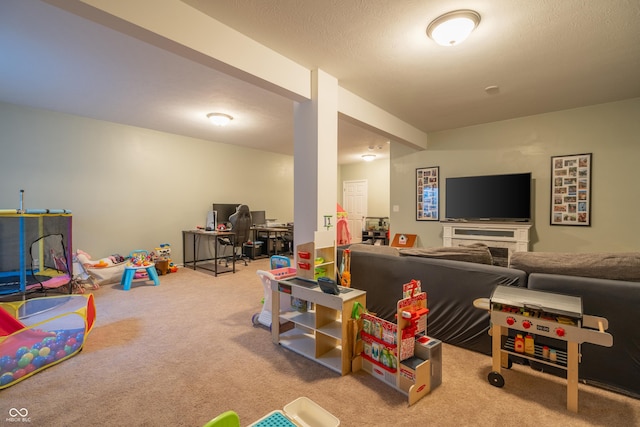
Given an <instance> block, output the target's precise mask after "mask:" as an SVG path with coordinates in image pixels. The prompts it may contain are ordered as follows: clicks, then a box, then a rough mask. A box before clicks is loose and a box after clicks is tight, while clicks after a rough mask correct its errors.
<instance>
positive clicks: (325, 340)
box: [271, 277, 366, 375]
mask: <svg viewBox="0 0 640 427" xmlns="http://www.w3.org/2000/svg"><path fill="white" fill-rule="evenodd" d="M340 289H341V292H340V294H338V295H332V294H327V293H324V292H322V290H321V289H320V287H319V286H318V284H317V282H315V281H313V280H309V279H304V278H300V277H293V278H288V279H285V280H280V281H279V282H278V286H277V288H276V287H274V289H272V292H273V295H272V299H271V304H272V310H271V313H272V316H273V318H272V322H271V338H272V341H273V342H274V344H279V345H281V346H282V347H285V348H288V349H289V350H291V351H294V352H296V353H298V354H300V355H302V356H305V357H307V358H309V359H312V360H315V361H316V362H318V363H320V364H321V365H323V366H326V367H327V368H329V369H332V370H334V371H336V372H338V373H340V374H341V375H345V374H348V373H349V372H351V356H352V355H351V353H350V349H351V345H350V343H349V339H348V333H347V322H346V321H344V322H343V319H345V320H346V319H348V318H349V317H350V316H351V310H352V309H353V304H354V303H356V302H359V303H360V304H362V306H365V307H366V292H364V291H361V290H358V289H348V288H342V287H341V288H340ZM280 293H285V294H289V295H291V296H292V297H294V298H299V299H301V300H304V301H307V303H308V304H307V306H308V308H307V311H304V312H299V311H287V312H281V311H280ZM281 322H283V324H286V322H291V323H292V324H293V328H292V329H289V330H286V331H283V332H281V329H284V328H283V327H282V326H281V325H280V323H281Z"/></svg>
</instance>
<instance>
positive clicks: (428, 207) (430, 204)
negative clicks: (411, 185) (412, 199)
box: [416, 166, 440, 221]
mask: <svg viewBox="0 0 640 427" xmlns="http://www.w3.org/2000/svg"><path fill="white" fill-rule="evenodd" d="M439 182H440V168H439V167H438V166H432V167H428V168H418V169H416V221H439V220H440V192H439V191H438V187H439Z"/></svg>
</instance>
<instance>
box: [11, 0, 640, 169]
mask: <svg viewBox="0 0 640 427" xmlns="http://www.w3.org/2000/svg"><path fill="white" fill-rule="evenodd" d="M165 1H172V2H180V1H181V0H165ZM182 1H183V3H185V4H187V5H190V6H192V7H194V8H196V9H198V10H200V11H202V12H203V13H205V14H207V15H209V16H211V17H212V18H214V19H216V20H219V21H220V22H222V23H224V24H226V25H228V26H230V27H232V28H235V29H237V30H239V31H240V32H242V33H244V34H246V35H247V36H249V37H251V38H253V39H255V40H256V41H258V42H259V43H261V44H263V45H265V46H267V47H269V48H271V49H273V50H275V51H277V52H279V53H281V54H283V55H285V56H287V57H289V58H291V59H292V60H294V61H295V62H297V63H299V64H301V65H303V66H305V67H307V68H309V69H314V68H320V69H323V70H324V71H326V72H328V73H329V74H331V75H333V76H335V77H336V78H337V79H338V81H339V84H340V85H341V86H342V87H344V88H345V89H347V90H349V91H351V92H353V93H355V94H356V95H359V96H360V97H362V98H364V99H365V100H368V101H369V102H371V103H373V104H375V105H378V106H379V107H381V108H382V109H383V110H386V111H387V112H389V113H391V114H393V115H395V116H396V117H398V118H400V119H402V120H404V121H406V122H407V123H409V124H411V125H413V126H415V127H416V128H418V129H421V130H423V131H425V132H433V131H438V130H444V129H450V128H458V127H462V126H469V125H474V124H480V123H486V122H492V121H498V120H505V119H510V118H514V117H521V116H526V115H532V114H538V113H544V112H550V111H557V110H562V109H567V108H574V107H580V106H585V105H592V104H597V103H603V102H610V101H616V100H621V99H627V98H633V97H638V96H640V79H639V78H638V70H640V43H638V40H640V25H639V24H638V22H640V2H639V1H637V0H599V1H585V0H563V1H558V0H537V1H530V0H487V1H483V2H470V1H468V0H467V1H460V0H430V1H424V0H422V1H414V0H342V1H339V0H322V1H317V0H278V1H264V0H224V1H221V0H182ZM55 3H58V4H63V3H64V2H60V1H57V2H55ZM72 3H77V1H70V2H69V4H72ZM460 8H473V9H474V10H476V11H477V12H478V13H480V15H481V16H482V20H481V23H480V25H479V27H478V28H477V29H476V31H475V32H474V33H473V34H472V35H471V37H470V38H469V39H468V40H467V41H466V42H465V43H464V44H462V45H460V46H457V47H454V48H445V47H441V46H437V45H436V44H435V43H433V42H432V41H431V40H429V39H428V38H427V37H426V36H425V29H426V26H427V25H428V23H429V22H430V21H431V20H432V19H434V18H436V17H437V16H439V15H440V14H442V13H445V12H447V11H450V10H453V9H460ZM150 13H152V11H151V12H150ZM0 52H2V55H0V61H1V62H0V65H1V67H0V101H3V102H10V103H14V104H19V105H25V106H30V107H35V108H46V109H51V110H55V111H60V112H65V113H70V114H78V115H82V116H87V117H93V118H97V119H101V120H109V121H113V122H117V123H124V124H129V125H133V126H140V127H145V128H150V129H156V130H160V131H163V132H170V133H176V134H180V135H187V136H192V137H195V138H201V139H205V140H211V141H216V142H223V143H229V144H236V145H241V146H246V147H252V148H257V149H265V150H271V151H274V152H278V153H288V154H292V153H293V118H292V116H293V114H292V110H293V103H292V102H291V101H290V100H287V99H284V98H282V97H280V96H278V95H275V94H273V93H270V92H267V91H265V90H263V89H260V88H257V87H255V86H252V85H250V84H248V83H245V82H242V81H239V80H236V79H233V78H231V77H229V76H226V75H224V74H222V73H220V72H218V71H216V70H213V69H211V68H209V67H207V66H205V65H202V64H197V63H194V62H192V61H190V60H188V59H185V58H183V57H180V56H178V55H176V54H174V53H171V52H168V51H164V50H162V49H160V48H158V47H156V46H152V45H150V44H148V43H145V42H144V41H141V40H137V39H135V38H132V37H131V36H129V35H125V34H122V33H119V32H118V31H116V30H114V29H111V28H107V27H104V26H102V25H100V24H97V23H95V22H91V21H88V20H85V19H84V18H81V17H79V16H76V15H74V14H72V13H69V12H67V11H65V10H62V9H59V8H57V7H55V6H52V5H50V4H47V3H46V2H41V1H39V0H3V1H2V2H1V3H0ZM493 85H496V86H498V88H499V89H498V90H497V91H494V92H492V93H491V94H489V93H487V92H486V91H485V88H486V87H488V86H493ZM223 107H224V109H225V110H226V111H230V112H231V113H232V114H233V115H234V116H235V117H236V120H234V122H233V126H230V127H227V128H213V127H211V126H210V125H209V124H208V123H207V122H206V120H205V118H204V116H205V114H206V113H208V112H211V111H215V110H216V109H218V108H223ZM386 141H387V139H386V138H383V137H381V136H378V135H375V134H373V133H371V132H369V131H367V130H364V129H361V128H359V127H357V126H355V125H353V124H352V123H349V122H345V121H344V120H340V122H339V151H340V153H339V159H340V162H341V163H346V162H351V161H354V160H357V159H359V157H360V154H363V153H365V152H367V151H369V150H368V147H369V146H373V147H378V146H382V147H383V148H381V149H379V150H378V149H377V148H374V151H376V154H378V155H379V156H380V157H384V156H385V155H388V144H386Z"/></svg>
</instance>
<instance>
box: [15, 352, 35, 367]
mask: <svg viewBox="0 0 640 427" xmlns="http://www.w3.org/2000/svg"><path fill="white" fill-rule="evenodd" d="M28 354H29V356H31V357H28V356H27V355H26V354H25V355H24V356H22V357H21V358H20V360H18V367H19V368H24V367H25V366H27V365H28V364H29V363H31V361H32V360H33V356H32V355H31V353H28Z"/></svg>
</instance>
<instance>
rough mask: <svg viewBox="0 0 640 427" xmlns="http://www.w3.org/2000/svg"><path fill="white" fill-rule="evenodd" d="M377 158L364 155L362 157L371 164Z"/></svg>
mask: <svg viewBox="0 0 640 427" xmlns="http://www.w3.org/2000/svg"><path fill="white" fill-rule="evenodd" d="M375 158H376V155H375V154H363V155H362V160H364V161H365V162H371V161H373V160H374V159H375Z"/></svg>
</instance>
